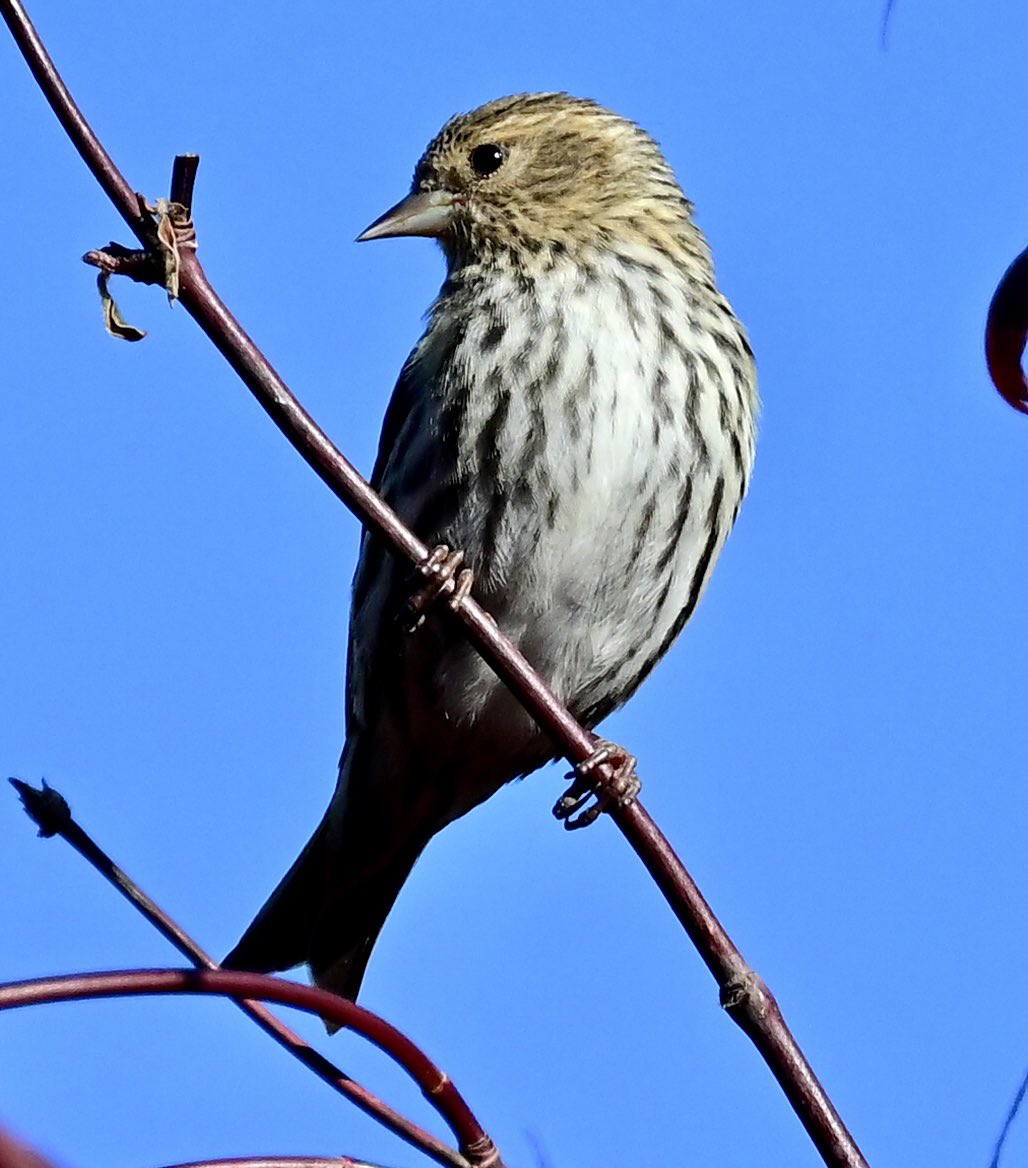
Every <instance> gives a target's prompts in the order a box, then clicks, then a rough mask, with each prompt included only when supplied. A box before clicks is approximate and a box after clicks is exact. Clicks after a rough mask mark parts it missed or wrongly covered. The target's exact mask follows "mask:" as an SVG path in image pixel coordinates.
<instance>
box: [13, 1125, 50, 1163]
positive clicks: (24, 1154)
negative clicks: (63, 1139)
mask: <svg viewBox="0 0 1028 1168" xmlns="http://www.w3.org/2000/svg"><path fill="white" fill-rule="evenodd" d="M0 1168H54V1165H53V1164H52V1163H51V1161H50V1160H44V1159H43V1157H42V1156H41V1155H40V1154H39V1153H38V1152H34V1151H33V1150H32V1149H31V1148H26V1147H25V1145H24V1144H19V1143H18V1142H17V1141H16V1140H15V1139H14V1138H13V1137H12V1136H9V1135H8V1134H7V1132H5V1131H2V1130H0Z"/></svg>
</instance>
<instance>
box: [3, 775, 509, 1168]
mask: <svg viewBox="0 0 1028 1168" xmlns="http://www.w3.org/2000/svg"><path fill="white" fill-rule="evenodd" d="M10 783H11V785H12V786H13V787H14V789H15V790H16V791H17V792H18V794H19V796H20V797H21V801H22V803H23V805H24V807H25V810H26V812H27V813H28V815H29V816H30V817H31V819H32V820H33V821H34V822H35V824H36V826H37V827H38V828H39V834H40V835H41V836H43V837H45V838H49V837H51V836H55V835H59V836H60V837H61V838H62V839H64V840H66V841H67V842H68V843H69V844H70V845H71V846H72V847H73V848H74V849H75V851H77V852H78V853H79V855H80V856H82V857H83V858H84V859H86V860H88V861H89V863H90V864H92V866H93V867H94V868H95V869H96V870H97V871H98V872H99V873H100V875H101V876H103V877H104V879H105V880H107V881H108V882H109V883H110V884H112V885H113V886H114V887H115V888H116V889H117V890H118V891H119V892H120V893H121V894H122V896H124V897H125V899H126V900H128V901H129V903H130V904H132V905H133V907H135V908H136V909H138V910H139V912H140V913H141V914H142V915H143V916H144V917H145V918H146V919H147V920H148V921H149V922H150V924H151V925H153V927H154V928H155V929H156V930H157V931H158V932H159V933H160V934H161V936H163V937H164V938H165V939H166V940H168V941H170V942H171V943H172V945H174V946H175V948H176V949H177V950H178V951H179V952H180V953H181V954H182V955H183V957H186V958H188V960H189V961H191V962H192V963H193V964H194V965H195V966H196V967H197V968H199V969H217V968H218V963H217V962H216V961H215V960H214V958H213V957H211V956H210V954H208V953H206V952H205V951H204V950H203V949H202V948H201V947H200V946H199V945H198V944H197V943H196V942H195V941H194V940H193V939H192V937H190V936H189V934H188V933H187V932H186V931H185V930H184V929H183V928H181V927H180V926H179V925H178V924H176V923H175V921H173V920H172V919H171V917H169V916H168V914H167V913H166V912H164V910H163V909H162V908H160V907H159V906H158V905H157V904H156V903H155V902H154V901H152V900H151V899H150V897H149V896H147V895H146V893H145V892H143V890H142V889H141V888H140V887H139V885H137V884H136V882H135V881H134V880H133V879H132V878H131V877H130V876H129V875H128V874H127V873H125V872H124V871H122V869H121V868H119V867H118V865H117V864H115V863H114V861H113V860H112V859H111V858H110V856H108V855H107V853H106V852H105V851H104V850H103V849H102V848H101V847H100V846H99V845H98V844H97V843H96V842H95V841H94V840H93V839H92V837H91V836H90V835H89V834H88V833H87V832H86V831H85V830H84V829H83V828H82V827H81V826H80V825H79V824H78V823H76V822H75V819H74V817H73V816H72V813H71V808H70V807H69V806H68V803H67V800H65V798H64V797H63V796H62V795H61V794H60V793H59V792H58V791H55V790H54V788H53V787H51V786H49V784H47V783H45V782H44V783H43V785H42V788H41V789H39V790H37V789H36V788H35V787H31V786H30V785H29V784H28V783H24V782H22V781H21V780H20V779H11V780H10ZM236 1005H237V1006H238V1007H239V1008H240V1009H241V1010H242V1011H243V1013H244V1014H247V1015H249V1016H250V1017H251V1018H252V1019H253V1020H254V1021H255V1022H256V1023H257V1025H258V1026H260V1028H261V1029H262V1030H263V1031H264V1032H265V1033H266V1034H270V1035H271V1037H272V1038H274V1039H275V1041H276V1042H277V1043H279V1045H280V1046H283V1047H284V1048H285V1049H286V1050H288V1051H289V1053H290V1054H292V1055H294V1056H295V1057H296V1058H297V1059H299V1060H300V1062H302V1063H303V1064H304V1066H306V1067H307V1068H308V1069H310V1070H312V1071H313V1072H314V1073H315V1074H316V1075H317V1076H318V1077H319V1078H321V1079H323V1080H324V1081H325V1082H326V1083H328V1085H329V1086H330V1087H334V1088H335V1090H337V1091H338V1092H339V1093H340V1094H341V1095H343V1096H345V1098H347V1099H349V1100H350V1101H351V1102H352V1103H354V1104H356V1106H358V1107H359V1108H360V1109H361V1110H362V1111H364V1112H366V1113H367V1114H368V1115H370V1116H372V1117H373V1118H374V1119H377V1120H378V1121H379V1122H380V1123H382V1124H383V1125H384V1126H385V1127H387V1128H389V1130H390V1131H393V1132H395V1133H396V1134H397V1135H398V1136H400V1137H401V1138H402V1139H405V1140H406V1141H407V1142H408V1143H410V1144H412V1145H413V1146H414V1147H417V1148H420V1149H421V1151H423V1152H424V1153H425V1154H426V1155H428V1156H431V1157H432V1159H434V1160H436V1161H437V1162H438V1163H440V1164H444V1165H447V1166H449V1168H471V1166H472V1165H477V1164H485V1163H496V1161H495V1160H489V1159H485V1160H483V1159H481V1157H482V1156H483V1154H485V1155H486V1156H487V1157H488V1156H490V1155H494V1154H495V1149H494V1147H493V1143H492V1140H491V1139H490V1138H489V1136H488V1135H486V1133H485V1131H484V1130H483V1128H482V1126H481V1124H479V1123H478V1121H477V1120H475V1119H474V1116H472V1115H471V1113H470V1111H469V1112H468V1117H470V1125H469V1126H468V1127H466V1128H464V1129H462V1130H461V1131H457V1129H454V1131H455V1134H456V1135H457V1136H458V1138H459V1139H460V1140H461V1143H462V1149H463V1150H464V1151H465V1154H466V1158H465V1155H459V1154H458V1153H457V1152H455V1151H454V1150H453V1149H452V1148H450V1147H447V1145H446V1144H444V1143H443V1142H442V1141H441V1140H438V1139H436V1137H435V1136H433V1135H432V1134H431V1133H430V1132H427V1131H425V1130H424V1129H422V1128H420V1127H418V1126H417V1125H416V1124H413V1123H411V1122H410V1120H408V1119H407V1118H406V1117H405V1116H403V1115H401V1114H400V1113H399V1112H397V1111H394V1110H393V1108H391V1107H390V1106H389V1105H388V1104H386V1103H384V1102H383V1101H382V1100H381V1099H379V1098H378V1096H377V1095H375V1094H374V1093H373V1092H371V1091H369V1090H368V1089H367V1088H366V1087H362V1086H361V1085H360V1084H359V1083H356V1082H354V1080H353V1079H351V1078H350V1077H349V1076H348V1075H346V1074H344V1073H343V1072H342V1071H341V1070H340V1069H339V1068H338V1067H337V1066H335V1065H334V1064H333V1063H331V1062H330V1061H329V1060H328V1059H327V1058H325V1057H324V1055H322V1054H320V1053H319V1052H318V1051H316V1050H315V1049H314V1047H312V1046H310V1045H308V1043H306V1042H304V1040H303V1039H302V1038H301V1037H300V1036H299V1034H296V1033H295V1032H294V1031H293V1030H291V1029H290V1028H289V1027H288V1026H286V1024H285V1023H284V1022H282V1021H281V1020H280V1019H278V1018H276V1017H275V1015H274V1014H272V1013H271V1011H270V1010H268V1009H267V1008H266V1007H264V1006H262V1005H261V1004H260V1003H259V1002H246V1001H237V1002H236ZM408 1041H409V1040H408ZM463 1118H465V1117H462V1120H463ZM475 1157H479V1158H478V1159H476V1158H475Z"/></svg>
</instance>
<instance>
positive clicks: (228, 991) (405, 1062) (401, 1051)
mask: <svg viewBox="0 0 1028 1168" xmlns="http://www.w3.org/2000/svg"><path fill="white" fill-rule="evenodd" d="M153 994H198V995H201V996H205V997H229V998H234V999H237V1000H239V1001H241V1002H242V1001H244V1000H245V1001H246V1002H249V1001H250V1000H251V999H253V998H260V999H262V1000H263V1001H267V1002H278V1003H279V1004H280V1005H283V1006H292V1007H294V1008H295V1009H297V1010H303V1011H304V1012H305V1013H307V1014H314V1015H316V1016H317V1017H319V1018H324V1019H325V1021H327V1022H332V1023H334V1024H335V1025H337V1026H340V1027H343V1026H345V1027H347V1028H348V1029H350V1030H353V1031H355V1032H356V1033H357V1034H361V1035H363V1036H364V1037H365V1038H366V1039H367V1040H368V1041H369V1042H371V1043H373V1044H374V1045H375V1046H377V1047H378V1048H379V1050H381V1051H382V1052H383V1053H384V1054H386V1055H388V1056H389V1058H391V1059H392V1060H393V1061H394V1062H395V1063H396V1064H397V1065H398V1066H400V1067H402V1068H403V1070H405V1071H406V1072H407V1074H408V1075H410V1077H411V1078H412V1079H413V1080H414V1081H415V1082H416V1083H417V1085H418V1086H419V1087H420V1088H421V1093H422V1094H423V1095H424V1096H425V1098H426V1099H427V1100H428V1102H429V1103H430V1104H431V1105H432V1106H433V1107H434V1108H435V1109H436V1111H437V1112H438V1113H439V1114H440V1115H441V1116H442V1118H443V1119H444V1120H445V1121H446V1123H447V1124H448V1125H449V1127H450V1128H451V1130H452V1131H453V1132H454V1133H455V1134H457V1135H458V1136H459V1137H461V1138H463V1135H464V1132H466V1131H467V1130H468V1128H469V1127H473V1126H476V1120H475V1117H474V1116H473V1115H472V1114H471V1109H470V1108H469V1107H468V1105H467V1103H466V1102H465V1101H464V1098H463V1096H462V1095H461V1093H460V1092H459V1091H458V1090H457V1088H456V1087H455V1086H454V1085H453V1081H452V1080H451V1079H450V1078H449V1077H448V1076H447V1075H445V1074H444V1073H443V1072H442V1071H441V1070H440V1069H439V1068H438V1067H437V1066H436V1065H435V1063H433V1062H432V1060H431V1059H430V1058H429V1057H428V1056H427V1055H426V1054H425V1053H424V1052H423V1051H421V1050H419V1049H418V1047H416V1046H415V1045H414V1043H413V1042H411V1040H410V1039H409V1038H408V1037H407V1036H406V1035H405V1034H402V1033H401V1032H400V1031H399V1030H397V1029H396V1027H395V1026H391V1025H390V1024H389V1023H388V1022H386V1020H385V1019H384V1018H380V1017H379V1016H378V1015H377V1014H372V1012H371V1011H370V1010H366V1009H365V1008H364V1007H363V1006H358V1005H357V1003H356V1002H348V1001H347V1000H346V999H345V998H341V997H339V995H338V994H333V993H331V992H330V991H329V990H323V989H319V988H318V987H317V986H308V985H300V984H299V983H298V982H295V981H286V979H285V978H281V977H269V976H268V975H267V974H264V973H238V972H236V970H230V969H130V970H112V971H109V972H104V973H75V974H71V975H69V976H67V977H41V978H35V979H33V980H31V981H21V982H7V983H6V984H4V985H0V1011H3V1010H16V1009H19V1008H21V1007H22V1006H39V1005H47V1004H51V1003H54V1002H80V1001H86V1000H90V999H94V998H131V997H141V996H149V995H153ZM478 1163H480V1164H481V1165H482V1168H502V1165H501V1164H500V1159H499V1154H498V1153H497V1152H496V1151H495V1149H494V1150H493V1155H492V1157H491V1158H490V1159H489V1160H479V1161H478Z"/></svg>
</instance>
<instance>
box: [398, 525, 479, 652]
mask: <svg viewBox="0 0 1028 1168" xmlns="http://www.w3.org/2000/svg"><path fill="white" fill-rule="evenodd" d="M463 563H464V553H463V552H462V551H451V550H450V549H449V548H448V547H447V546H446V544H444V543H441V544H439V545H438V546H437V547H434V548H433V549H432V550H431V551H430V552H429V553H428V555H427V556H426V557H425V558H424V559H423V560H422V561H421V563H420V564H418V567H417V574H418V575H420V576H424V577H425V579H426V580H427V581H428V582H427V583H426V584H425V585H424V586H423V587H421V588H419V589H418V591H417V592H415V593H414V595H413V596H412V597H411V598H410V600H408V601H407V604H406V605H405V606H404V612H403V617H402V623H403V626H404V628H405V629H406V630H407V632H409V633H413V632H414V630H415V629H417V628H420V626H421V625H422V623H423V622H424V620H425V616H426V614H427V613H428V610H429V609H430V608H431V607H432V606H433V605H434V604H435V603H436V602H437V601H438V600H439V598H440V597H441V596H442V595H443V593H444V592H445V591H446V589H447V586H448V585H450V583H451V581H452V583H453V587H452V590H451V591H450V594H449V596H448V597H447V598H446V603H447V606H448V607H449V608H451V609H452V610H453V611H454V612H457V611H458V610H459V609H460V606H461V605H462V604H463V603H464V601H465V599H466V598H467V595H468V593H469V592H470V591H471V586H472V584H473V583H474V582H475V577H474V574H473V573H472V571H471V569H470V568H462V567H461V564H463Z"/></svg>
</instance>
